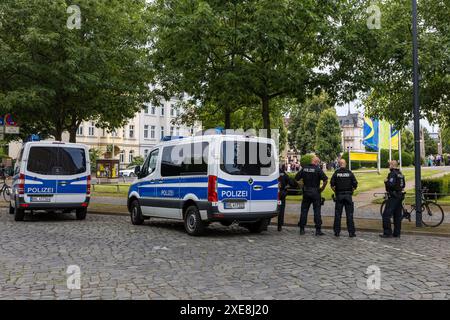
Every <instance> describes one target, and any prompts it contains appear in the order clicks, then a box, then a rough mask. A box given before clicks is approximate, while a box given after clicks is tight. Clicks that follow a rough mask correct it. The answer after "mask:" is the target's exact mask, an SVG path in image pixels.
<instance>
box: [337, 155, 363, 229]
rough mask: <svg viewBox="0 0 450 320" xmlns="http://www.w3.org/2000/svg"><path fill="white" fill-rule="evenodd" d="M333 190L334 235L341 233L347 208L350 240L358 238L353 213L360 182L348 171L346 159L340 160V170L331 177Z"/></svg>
mask: <svg viewBox="0 0 450 320" xmlns="http://www.w3.org/2000/svg"><path fill="white" fill-rule="evenodd" d="M330 185H331V189H333V191H334V193H335V195H336V196H335V202H336V204H335V210H334V225H333V229H334V235H335V236H336V237H339V235H340V233H341V218H342V211H343V209H344V207H345V215H346V217H347V231H348V234H349V237H350V238H353V237H355V236H356V234H355V223H354V221H353V213H354V210H355V207H354V203H353V197H352V196H353V192H354V191H355V190H356V188H357V187H358V181H357V180H356V177H355V175H354V174H353V172H351V171H350V170H349V169H347V162H346V161H345V160H344V159H341V160H339V169H337V170H336V171H335V172H334V174H333V176H332V177H331V183H330Z"/></svg>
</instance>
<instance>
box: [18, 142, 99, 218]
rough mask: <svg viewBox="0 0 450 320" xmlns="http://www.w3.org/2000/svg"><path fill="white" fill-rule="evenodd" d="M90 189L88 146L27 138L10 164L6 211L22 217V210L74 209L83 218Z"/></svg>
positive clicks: (23, 212)
mask: <svg viewBox="0 0 450 320" xmlns="http://www.w3.org/2000/svg"><path fill="white" fill-rule="evenodd" d="M90 193H91V170H90V161H89V150H88V147H87V146H85V145H82V144H75V143H64V142H27V143H25V144H24V145H23V147H22V149H21V151H20V156H19V158H18V159H17V162H16V164H15V167H14V177H13V183H12V192H11V198H10V204H9V212H10V213H11V214H14V219H15V220H16V221H22V220H23V219H24V217H25V211H26V210H45V211H60V210H61V211H64V212H70V211H75V212H76V217H77V219H78V220H84V219H85V218H86V212H87V207H88V205H89V200H90Z"/></svg>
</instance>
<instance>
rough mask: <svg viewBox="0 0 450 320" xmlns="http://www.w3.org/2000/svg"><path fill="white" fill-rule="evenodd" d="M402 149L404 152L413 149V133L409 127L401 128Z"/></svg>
mask: <svg viewBox="0 0 450 320" xmlns="http://www.w3.org/2000/svg"><path fill="white" fill-rule="evenodd" d="M402 150H403V151H406V152H413V151H414V134H413V133H412V131H411V130H409V129H404V130H402Z"/></svg>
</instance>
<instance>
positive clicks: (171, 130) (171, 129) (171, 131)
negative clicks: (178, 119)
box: [169, 127, 174, 136]
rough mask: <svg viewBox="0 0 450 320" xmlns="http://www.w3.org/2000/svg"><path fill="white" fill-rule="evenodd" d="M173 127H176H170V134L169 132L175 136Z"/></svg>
mask: <svg viewBox="0 0 450 320" xmlns="http://www.w3.org/2000/svg"><path fill="white" fill-rule="evenodd" d="M173 129H174V127H170V134H169V136H173V135H174V132H173Z"/></svg>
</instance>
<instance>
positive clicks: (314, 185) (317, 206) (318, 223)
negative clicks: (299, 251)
mask: <svg viewBox="0 0 450 320" xmlns="http://www.w3.org/2000/svg"><path fill="white" fill-rule="evenodd" d="M319 163H320V159H319V158H318V157H316V156H314V157H313V158H312V160H311V164H309V165H307V166H305V167H303V168H302V169H301V170H300V171H299V172H298V173H297V175H296V176H295V180H296V181H297V183H298V184H299V185H300V186H302V188H303V200H302V206H301V210H300V222H299V226H300V235H304V234H305V226H306V223H307V221H308V211H309V208H310V206H311V204H312V205H313V210H314V224H315V227H316V236H323V235H324V233H323V232H322V230H321V228H322V217H321V212H320V211H321V196H320V194H321V193H322V192H323V190H325V187H326V186H327V183H328V177H327V176H326V174H325V173H324V172H323V170H322V169H321V168H320V166H319ZM320 181H323V183H322V186H320Z"/></svg>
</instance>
